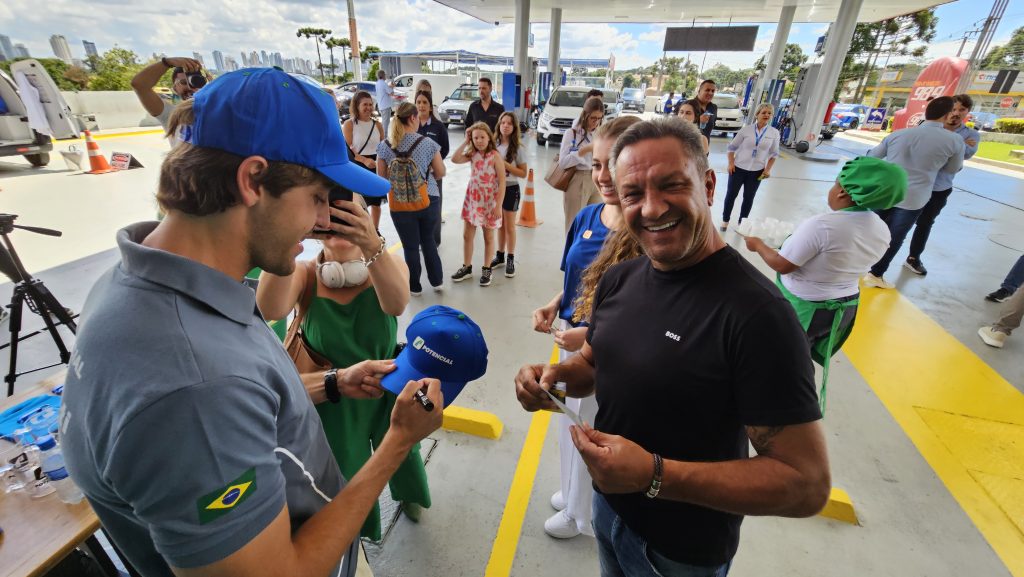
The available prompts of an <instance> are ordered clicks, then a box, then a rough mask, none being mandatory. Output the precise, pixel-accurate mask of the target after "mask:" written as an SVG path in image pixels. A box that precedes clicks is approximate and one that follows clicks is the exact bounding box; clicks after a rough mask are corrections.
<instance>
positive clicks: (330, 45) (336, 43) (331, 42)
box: [324, 36, 352, 76]
mask: <svg viewBox="0 0 1024 577" xmlns="http://www.w3.org/2000/svg"><path fill="white" fill-rule="evenodd" d="M324 46H326V47H327V49H328V50H330V51H331V76H335V75H336V74H337V66H335V64H334V49H335V48H341V61H342V62H343V63H345V62H347V61H346V59H345V48H347V47H350V46H352V42H351V41H349V39H348V38H335V37H333V36H332V37H330V38H328V39H327V40H326V41H325V42H324ZM344 67H345V72H348V64H347V63H346V64H344Z"/></svg>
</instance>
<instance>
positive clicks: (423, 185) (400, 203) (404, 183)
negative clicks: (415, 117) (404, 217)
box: [388, 135, 430, 212]
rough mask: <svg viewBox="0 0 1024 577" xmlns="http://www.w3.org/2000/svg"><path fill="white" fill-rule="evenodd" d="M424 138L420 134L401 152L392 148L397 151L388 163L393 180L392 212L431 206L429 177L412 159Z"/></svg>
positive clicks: (389, 173)
mask: <svg viewBox="0 0 1024 577" xmlns="http://www.w3.org/2000/svg"><path fill="white" fill-rule="evenodd" d="M423 138H424V137H423V135H420V136H419V137H418V138H417V139H416V141H415V142H414V143H413V145H412V146H410V147H409V150H407V151H406V152H399V151H398V149H397V148H392V149H391V150H392V151H394V153H395V158H394V159H393V160H392V161H391V162H389V163H388V180H389V181H390V182H391V190H390V191H389V192H388V204H389V205H390V206H391V212H413V211H417V210H423V209H424V208H427V207H428V206H430V197H429V196H427V179H426V178H425V177H424V175H423V173H421V172H420V169H419V167H418V166H416V162H415V161H413V159H412V153H413V151H415V150H416V147H417V146H419V144H420V142H421V141H422V140H423Z"/></svg>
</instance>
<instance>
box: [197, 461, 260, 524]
mask: <svg viewBox="0 0 1024 577" xmlns="http://www.w3.org/2000/svg"><path fill="white" fill-rule="evenodd" d="M255 492H256V469H255V468H252V469H249V470H248V471H246V472H244V473H242V474H241V476H239V477H238V478H237V479H235V480H234V481H231V482H230V483H228V484H227V485H226V486H224V487H221V488H220V489H217V490H216V491H214V492H212V493H207V494H206V495H203V496H202V497H200V498H199V500H198V501H196V507H197V508H198V510H199V524H200V525H205V524H207V523H209V522H211V521H214V520H216V519H219V518H221V517H223V516H224V515H227V514H228V513H230V512H232V511H234V510H235V509H236V508H238V506H239V505H241V504H242V502H243V501H245V500H246V499H248V498H249V497H250V496H251V495H252V494H253V493H255Z"/></svg>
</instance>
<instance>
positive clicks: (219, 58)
mask: <svg viewBox="0 0 1024 577" xmlns="http://www.w3.org/2000/svg"><path fill="white" fill-rule="evenodd" d="M213 64H214V65H215V66H216V67H217V70H219V71H221V72H224V71H225V68H224V53H223V52H221V51H220V50H214V51H213Z"/></svg>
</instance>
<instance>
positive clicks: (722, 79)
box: [704, 64, 754, 89]
mask: <svg viewBox="0 0 1024 577" xmlns="http://www.w3.org/2000/svg"><path fill="white" fill-rule="evenodd" d="M753 73H754V69H753V68H743V69H741V70H733V69H732V68H729V67H728V66H726V65H724V64H716V65H714V66H712V67H711V68H708V69H707V70H705V71H704V78H710V79H712V80H714V81H715V83H716V84H717V85H718V87H719V89H722V88H731V87H733V86H736V85H737V84H745V83H746V82H747V79H748V78H750V75H752V74H753Z"/></svg>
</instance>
